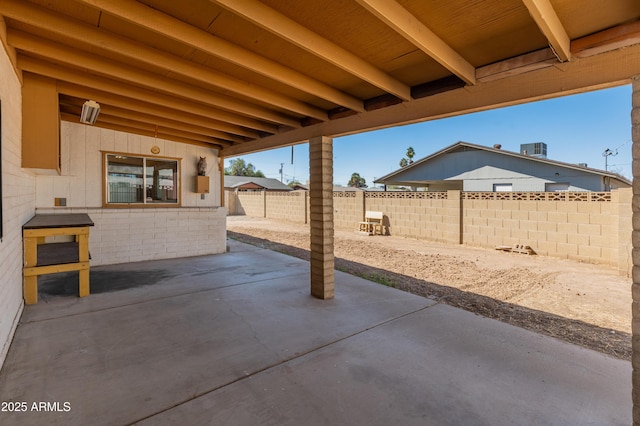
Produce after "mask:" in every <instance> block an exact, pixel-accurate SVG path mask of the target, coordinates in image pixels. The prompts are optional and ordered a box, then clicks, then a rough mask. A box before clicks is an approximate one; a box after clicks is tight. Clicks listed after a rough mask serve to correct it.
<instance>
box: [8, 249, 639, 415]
mask: <svg viewBox="0 0 640 426" xmlns="http://www.w3.org/2000/svg"><path fill="white" fill-rule="evenodd" d="M121 279H125V280H127V286H128V287H129V288H128V289H124V288H123V289H121V290H118V291H110V292H105V293H100V294H94V295H92V296H91V297H90V298H85V299H78V298H75V297H60V296H47V297H45V298H44V300H43V302H45V303H40V304H38V305H35V306H28V307H27V308H26V309H25V312H24V314H23V317H22V320H21V324H20V325H19V327H18V330H17V333H16V336H15V338H14V342H13V344H12V347H11V350H10V352H9V355H8V357H7V360H6V362H5V365H4V368H3V374H2V376H1V377H0V400H1V401H16V402H19V401H25V402H28V405H29V407H28V410H27V412H13V413H8V412H2V413H1V415H0V418H1V419H2V424H3V425H14V424H15V425H18V424H19V425H41V424H61V425H62V424H64V425H84V424H105V425H107V424H109V425H113V424H131V423H134V422H140V423H139V424H149V425H159V424H194V425H195V424H225V425H250V424H254V425H258V424H260V425H269V424H273V425H300V424H305V425H328V424H332V425H337V424H349V425H390V424H402V425H425V424H437V425H452V426H453V425H456V426H457V425H461V424H474V425H513V424H530V425H540V424H546V425H566V424H602V425H605V424H606V425H626V424H629V423H630V422H631V399H630V398H629V394H630V390H631V379H630V375H631V366H630V365H629V363H628V362H624V361H621V360H617V359H614V358H611V357H608V356H605V355H602V354H601V353H598V352H594V351H591V350H587V349H583V348H580V347H577V346H573V345H570V344H567V343H564V342H561V341H558V340H555V339H552V338H548V337H544V336H541V335H538V334H536V333H532V332H529V331H525V330H523V329H520V328H516V327H513V326H510V325H507V324H504V323H501V322H498V321H494V320H490V319H487V318H483V317H481V316H478V315H474V314H471V313H469V312H466V311H462V310H459V309H456V308H452V307H450V306H447V305H444V304H436V303H435V302H433V301H431V300H429V299H426V298H422V297H418V296H414V295H411V294H408V293H404V292H402V291H399V290H396V289H392V288H388V287H385V286H382V285H379V284H375V283H372V282H369V281H366V280H363V279H360V278H357V277H353V276H350V275H347V274H343V273H340V272H336V282H337V284H338V285H339V288H340V293H339V297H337V298H335V299H334V300H331V301H321V300H318V299H316V298H312V297H310V296H309V293H308V286H307V283H308V280H309V268H308V263H307V262H305V261H302V260H299V259H295V258H292V257H288V256H286V255H283V254H279V253H275V252H272V251H269V250H265V249H261V248H258V247H255V246H249V245H245V244H242V243H238V242H234V241H230V252H228V253H225V254H220V255H213V256H202V257H193V258H185V259H177V260H161V261H150V262H142V263H137V264H130V265H117V266H103V267H98V268H95V270H94V271H93V280H94V282H95V283H96V285H97V286H99V285H100V281H103V280H106V281H109V282H112V283H113V282H120V280H121ZM39 401H48V402H53V403H58V405H57V406H55V407H53V408H51V407H50V408H49V411H46V410H45V409H43V410H42V411H36V410H32V404H33V403H34V402H39ZM65 403H67V405H65ZM65 407H68V411H67V410H66V409H65ZM51 410H54V411H51ZM57 410H59V411H57Z"/></svg>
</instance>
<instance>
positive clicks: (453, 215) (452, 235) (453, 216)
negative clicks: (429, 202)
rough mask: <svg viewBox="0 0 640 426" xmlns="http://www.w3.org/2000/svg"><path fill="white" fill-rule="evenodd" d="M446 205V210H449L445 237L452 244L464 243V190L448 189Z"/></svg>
mask: <svg viewBox="0 0 640 426" xmlns="http://www.w3.org/2000/svg"><path fill="white" fill-rule="evenodd" d="M444 205H445V211H446V212H447V216H446V217H445V226H446V234H445V239H446V240H447V242H450V243H452V244H462V243H463V228H462V218H463V216H464V215H463V214H462V191H460V190H457V189H455V190H448V191H447V199H446V201H445V202H444Z"/></svg>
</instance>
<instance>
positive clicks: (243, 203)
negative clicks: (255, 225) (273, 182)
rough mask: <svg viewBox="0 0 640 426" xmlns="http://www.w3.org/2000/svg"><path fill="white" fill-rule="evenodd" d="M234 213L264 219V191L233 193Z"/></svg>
mask: <svg viewBox="0 0 640 426" xmlns="http://www.w3.org/2000/svg"><path fill="white" fill-rule="evenodd" d="M234 194H235V197H236V203H237V204H236V213H235V214H240V215H243V214H244V215H247V216H253V217H265V202H266V198H265V197H266V195H265V193H264V191H238V192H235V193H234Z"/></svg>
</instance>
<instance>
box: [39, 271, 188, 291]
mask: <svg viewBox="0 0 640 426" xmlns="http://www.w3.org/2000/svg"><path fill="white" fill-rule="evenodd" d="M176 275H177V274H175V273H172V272H171V271H168V270H162V269H156V270H145V271H101V270H91V271H90V273H89V280H90V282H91V293H92V294H99V293H109V292H113V291H120V290H128V289H131V288H136V287H143V286H151V285H154V284H158V283H161V282H162V281H164V280H166V279H169V278H173V277H175V276H176ZM78 286H79V282H78V273H77V272H62V273H59V274H51V275H45V276H41V277H39V279H38V292H39V293H40V294H41V295H49V296H77V295H78Z"/></svg>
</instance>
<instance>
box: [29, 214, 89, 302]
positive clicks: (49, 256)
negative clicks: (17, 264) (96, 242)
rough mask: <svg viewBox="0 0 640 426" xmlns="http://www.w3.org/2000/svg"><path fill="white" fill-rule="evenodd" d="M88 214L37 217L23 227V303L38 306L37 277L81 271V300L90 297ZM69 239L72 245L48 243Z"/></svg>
mask: <svg viewBox="0 0 640 426" xmlns="http://www.w3.org/2000/svg"><path fill="white" fill-rule="evenodd" d="M90 226H93V221H92V220H91V218H90V217H89V215H87V214H85V213H72V214H37V215H35V216H34V217H33V218H31V220H29V221H28V222H27V223H25V224H24V225H23V226H22V237H23V241H24V269H23V275H24V300H25V303H26V304H27V305H33V304H36V303H38V276H39V275H45V274H55V273H58V272H69V271H78V273H79V274H80V288H79V295H80V297H85V296H88V295H89V227H90ZM60 235H70V236H73V237H74V241H72V242H62V243H45V238H46V237H55V236H60Z"/></svg>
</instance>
